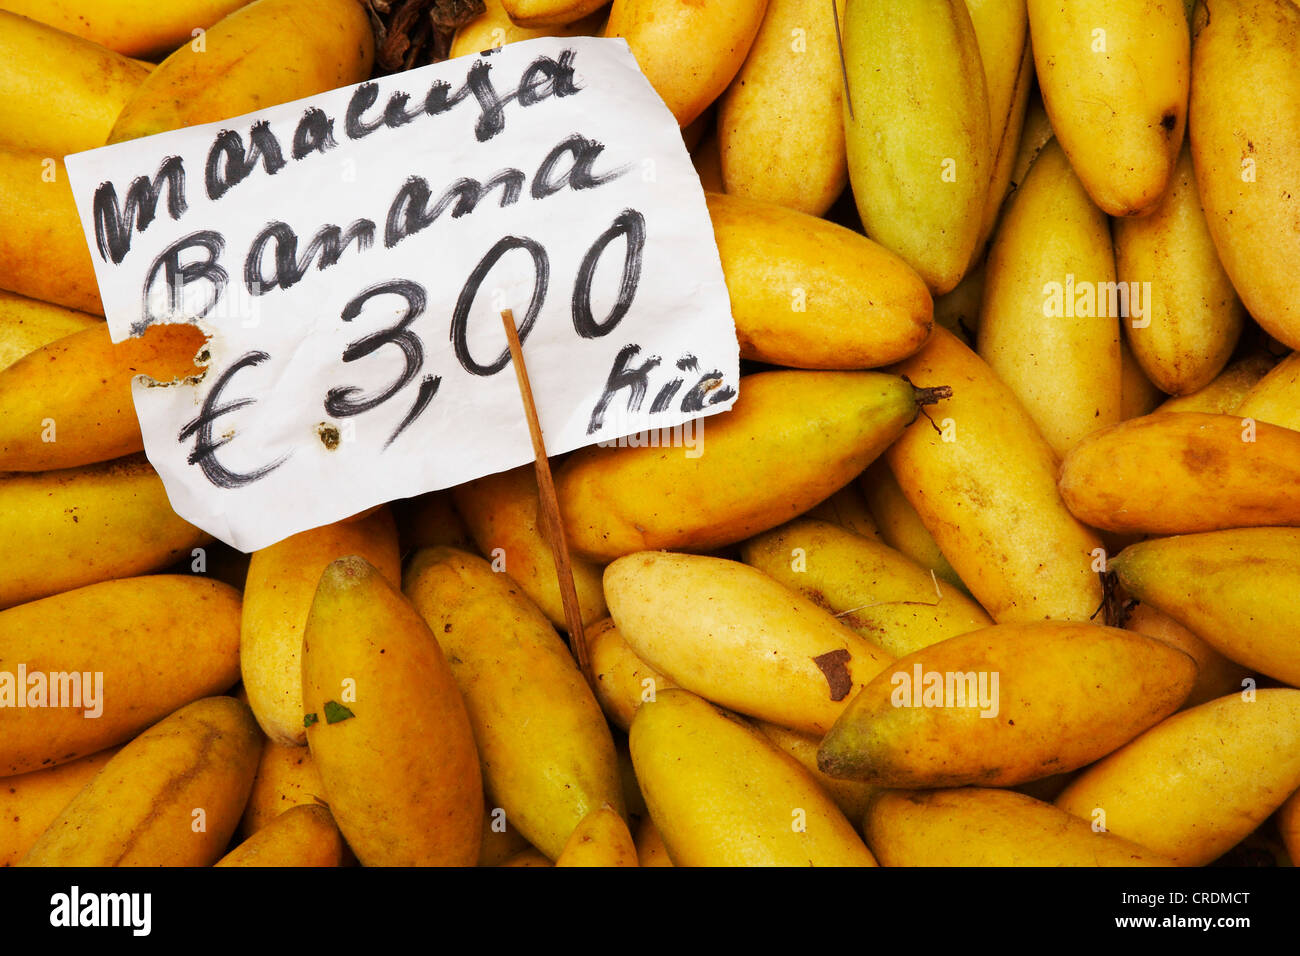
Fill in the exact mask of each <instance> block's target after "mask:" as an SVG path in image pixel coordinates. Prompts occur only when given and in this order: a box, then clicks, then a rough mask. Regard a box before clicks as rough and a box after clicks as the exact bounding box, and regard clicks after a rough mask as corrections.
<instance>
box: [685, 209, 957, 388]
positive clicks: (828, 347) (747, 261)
mask: <svg viewBox="0 0 1300 956" xmlns="http://www.w3.org/2000/svg"><path fill="white" fill-rule="evenodd" d="M706 198H707V200H708V204H709V214H710V215H711V216H712V217H713V234H714V237H715V239H716V240H717V244H718V254H719V256H720V257H721V258H722V271H723V275H724V276H725V277H726V280H727V289H728V291H729V292H730V293H731V312H732V315H733V316H734V317H735V320H736V337H737V338H738V339H739V340H740V354H741V357H742V358H750V359H756V360H758V361H760V362H769V363H771V364H773V365H785V366H791V367H796V368H822V369H854V368H874V367H877V366H880V365H888V364H889V363H890V362H897V361H898V360H899V359H903V358H906V357H907V356H909V355H911V354H912V353H913V352H915V351H916V350H917V349H919V348H920V347H921V346H922V345H923V344H924V343H925V340H926V337H927V336H928V335H929V334H930V327H931V325H932V324H933V303H932V302H931V300H930V293H929V292H928V291H927V290H926V288H925V283H924V282H923V281H922V280H921V278H920V276H918V275H917V274H916V273H915V272H914V271H913V270H912V268H911V267H910V266H909V265H908V264H907V263H905V262H904V261H903V260H902V259H900V258H899V257H898V256H896V255H894V253H892V252H890V251H889V250H888V249H886V248H884V247H883V246H880V245H877V244H876V243H874V242H872V241H871V240H870V239H867V238H866V237H865V236H861V235H859V234H858V233H855V232H853V231H852V230H850V229H845V228H844V227H843V226H837V225H835V224H834V223H831V222H826V221H825V220H822V219H817V218H815V217H813V216H809V215H807V214H806V213H802V212H797V211H795V210H791V209H786V208H784V207H782V206H777V205H775V204H773V203H763V202H759V201H757V200H752V199H740V198H737V197H735V196H723V195H718V194H716V193H714V194H710V195H709V196H707V197H706Z"/></svg>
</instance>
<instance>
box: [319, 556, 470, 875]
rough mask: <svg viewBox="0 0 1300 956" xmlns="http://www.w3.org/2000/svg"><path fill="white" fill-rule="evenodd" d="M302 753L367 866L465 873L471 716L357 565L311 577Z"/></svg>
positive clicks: (410, 612) (401, 612)
mask: <svg viewBox="0 0 1300 956" xmlns="http://www.w3.org/2000/svg"><path fill="white" fill-rule="evenodd" d="M302 700H303V706H304V707H306V708H307V714H306V716H304V718H303V722H304V723H305V724H306V725H307V745H308V746H309V747H310V748H311V755H312V759H313V760H314V761H315V763H316V768H317V770H318V771H319V772H320V776H321V782H322V783H323V784H324V785H325V792H326V794H327V796H328V800H329V805H330V812H331V813H332V814H333V815H334V819H335V821H336V822H337V823H338V826H339V829H340V830H341V831H342V832H343V835H344V836H345V837H346V838H347V842H348V846H350V847H351V848H352V850H353V852H355V853H356V855H357V859H359V860H360V861H361V862H362V863H363V864H364V865H366V866H472V865H473V864H474V863H475V862H476V861H477V860H478V852H479V843H480V840H481V838H482V832H481V831H482V825H483V783H482V776H481V774H480V771H479V763H478V755H477V753H476V752H475V749H474V736H473V733H472V731H471V730H470V720H469V714H468V712H467V710H466V707H465V702H464V700H463V699H462V698H461V694H460V691H459V690H458V689H457V687H456V681H455V680H454V678H453V677H452V673H451V668H450V667H449V666H448V664H447V660H446V658H445V657H444V656H443V652H442V649H441V648H440V647H439V646H438V642H437V640H435V639H434V637H433V635H432V634H431V633H430V632H429V628H428V626H427V625H426V624H425V622H424V621H423V620H422V619H421V617H420V615H419V614H418V613H417V612H416V610H415V609H414V608H413V607H412V606H411V604H410V602H409V601H407V600H406V599H405V598H404V597H403V596H402V594H401V592H400V591H398V590H397V589H396V588H395V587H393V586H392V585H391V584H389V583H388V581H386V580H385V579H384V576H383V574H382V573H381V572H380V571H378V570H377V569H376V568H375V567H374V566H372V565H370V564H369V563H367V562H366V561H365V559H364V558H359V557H356V556H350V557H346V558H340V559H338V560H337V561H334V562H332V563H331V564H330V565H329V567H327V568H326V569H325V571H324V573H323V574H322V575H321V578H320V585H319V587H317V589H316V596H315V598H314V599H313V600H312V604H311V613H310V615H309V616H308V618H307V627H306V630H305V631H304V632H303V641H302Z"/></svg>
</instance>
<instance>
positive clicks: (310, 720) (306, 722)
mask: <svg viewBox="0 0 1300 956" xmlns="http://www.w3.org/2000/svg"><path fill="white" fill-rule="evenodd" d="M318 720H320V718H319V717H317V716H316V715H315V714H307V715H306V716H305V717H303V719H302V725H303V726H304V727H310V726H311V725H312V724H314V723H316V721H318Z"/></svg>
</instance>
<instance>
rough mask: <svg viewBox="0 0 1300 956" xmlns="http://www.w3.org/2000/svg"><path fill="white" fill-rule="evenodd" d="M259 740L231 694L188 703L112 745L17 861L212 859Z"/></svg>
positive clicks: (228, 830) (243, 791) (244, 793)
mask: <svg viewBox="0 0 1300 956" xmlns="http://www.w3.org/2000/svg"><path fill="white" fill-rule="evenodd" d="M260 748H261V734H260V733H259V732H258V730H257V721H255V720H253V715H252V713H251V712H250V711H249V709H248V707H247V706H246V705H244V704H242V703H240V702H239V701H237V700H235V699H234V698H233V697H205V698H203V699H202V700H196V701H194V703H192V704H187V705H186V706H184V707H182V708H181V709H180V710H178V711H176V712H175V713H173V714H171V715H170V716H168V717H166V718H165V719H163V720H161V721H159V722H158V723H157V724H155V725H154V726H152V727H150V728H149V729H148V730H146V731H145V732H144V733H142V734H140V736H138V737H136V738H135V739H134V740H132V741H131V742H130V743H129V744H127V745H126V746H125V747H123V748H122V749H121V750H120V751H118V753H117V754H116V755H114V757H113V758H112V759H111V760H109V761H108V763H107V764H105V765H104V767H103V769H101V770H100V771H99V773H98V774H96V775H95V777H94V778H93V779H92V780H91V781H90V783H88V784H87V785H86V787H85V788H84V789H83V790H82V791H81V792H80V793H79V794H77V796H76V797H74V798H73V800H72V802H71V803H69V804H68V805H67V807H65V808H64V810H63V812H62V813H60V814H59V817H58V819H57V820H55V821H54V822H53V823H52V824H50V828H49V829H48V830H46V831H45V832H44V833H43V834H42V835H41V838H40V839H39V840H37V841H36V844H35V845H34V846H33V847H32V848H31V850H29V851H28V853H27V855H26V856H25V857H23V860H22V863H21V864H20V865H21V866H96V867H98V866H211V865H212V864H213V863H215V862H216V861H217V860H218V859H220V857H221V855H222V853H224V852H225V849H226V845H227V844H228V843H229V842H230V837H231V836H232V835H233V834H234V832H235V826H236V825H237V824H238V823H239V815H240V813H241V812H243V809H244V801H245V800H247V799H248V791H249V788H250V787H252V785H253V773H254V771H255V770H256V769H257V754H258V751H259V749H260ZM199 821H201V822H202V824H203V825H202V826H196V823H197V822H199Z"/></svg>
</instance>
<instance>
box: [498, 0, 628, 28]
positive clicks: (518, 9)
mask: <svg viewBox="0 0 1300 956" xmlns="http://www.w3.org/2000/svg"><path fill="white" fill-rule="evenodd" d="M605 3H606V0H501V6H502V7H503V8H504V10H505V12H506V15H507V16H509V18H510V19H511V20H513V21H514V22H515V23H518V24H521V25H522V26H526V27H538V26H563V25H564V24H567V23H573V22H575V21H577V20H581V19H582V18H583V17H585V16H588V15H590V14H592V13H594V12H596V11H597V10H599V9H600V8H601V7H603V6H604V5H605Z"/></svg>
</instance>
